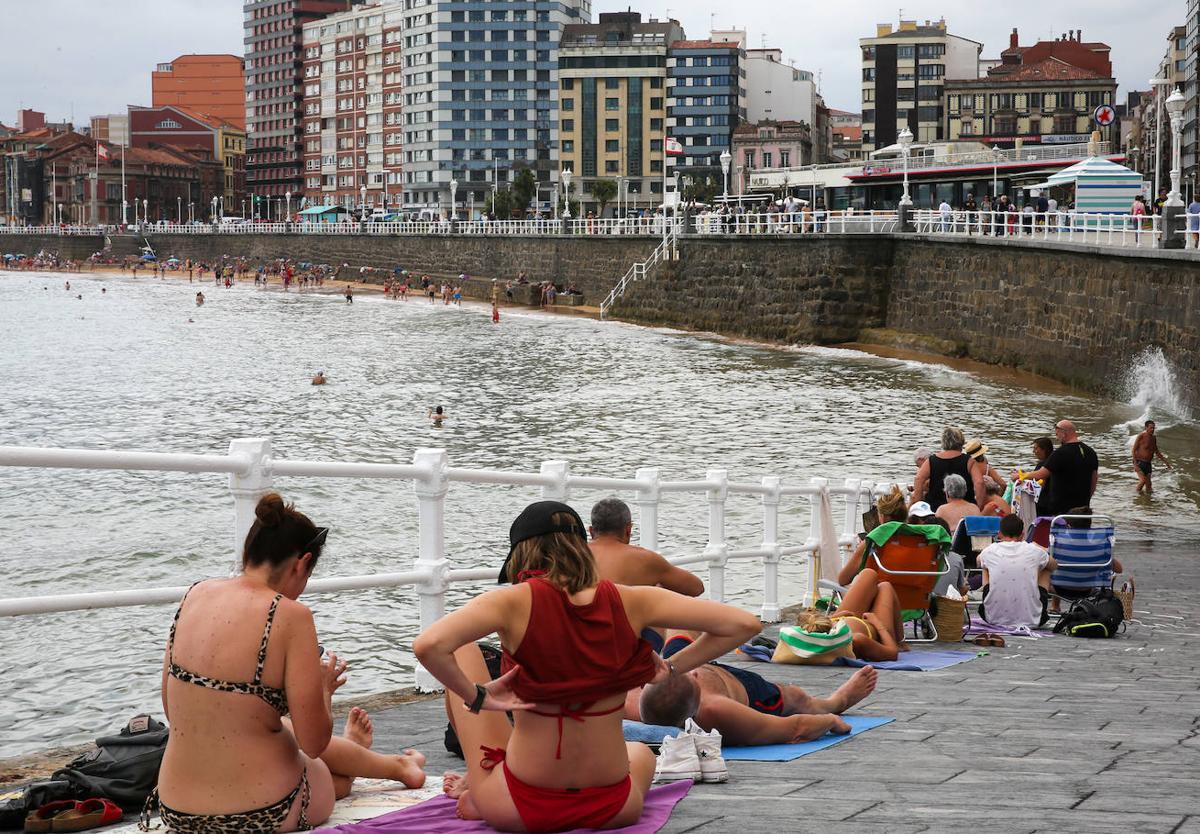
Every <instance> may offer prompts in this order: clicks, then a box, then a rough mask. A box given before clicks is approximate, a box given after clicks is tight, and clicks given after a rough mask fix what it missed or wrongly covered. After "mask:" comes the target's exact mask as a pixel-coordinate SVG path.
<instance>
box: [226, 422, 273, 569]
mask: <svg viewBox="0 0 1200 834" xmlns="http://www.w3.org/2000/svg"><path fill="white" fill-rule="evenodd" d="M229 454H230V456H231V457H236V456H240V457H244V458H246V459H247V460H248V461H249V467H248V468H247V469H246V471H245V472H242V473H240V474H235V473H231V474H230V475H229V491H230V493H232V494H233V565H232V570H231V571H230V573H239V572H240V571H241V569H242V550H243V548H244V547H245V545H246V534H247V533H249V532H250V528H251V527H252V526H253V525H254V519H255V515H254V508H255V507H256V506H258V499H259V498H262V497H263V496H264V495H265V494H267V493H268V492H270V491H271V486H272V480H271V470H270V457H271V441H270V440H263V439H247V438H241V439H238V440H231V441H230V442H229Z"/></svg>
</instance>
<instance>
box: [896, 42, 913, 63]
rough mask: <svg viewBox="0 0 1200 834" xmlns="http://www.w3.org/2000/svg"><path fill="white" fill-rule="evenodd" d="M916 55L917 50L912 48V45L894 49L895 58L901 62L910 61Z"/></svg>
mask: <svg viewBox="0 0 1200 834" xmlns="http://www.w3.org/2000/svg"><path fill="white" fill-rule="evenodd" d="M916 55H917V48H916V47H915V46H913V45H912V44H907V45H905V46H897V47H896V57H897V58H899V59H900V60H902V61H903V60H906V59H907V60H909V61H911V60H912V59H913V58H915V57H916Z"/></svg>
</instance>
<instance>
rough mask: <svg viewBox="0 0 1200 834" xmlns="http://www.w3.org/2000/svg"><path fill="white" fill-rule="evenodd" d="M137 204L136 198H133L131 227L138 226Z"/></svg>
mask: <svg viewBox="0 0 1200 834" xmlns="http://www.w3.org/2000/svg"><path fill="white" fill-rule="evenodd" d="M137 203H138V201H137V198H136V197H135V198H134V200H133V225H135V226H136V225H137V224H138V221H137Z"/></svg>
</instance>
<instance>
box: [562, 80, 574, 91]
mask: <svg viewBox="0 0 1200 834" xmlns="http://www.w3.org/2000/svg"><path fill="white" fill-rule="evenodd" d="M560 86H561V87H562V88H563V89H564V90H574V89H575V79H574V78H564V79H563V80H562V84H561V85H560Z"/></svg>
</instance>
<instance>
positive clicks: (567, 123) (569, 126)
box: [562, 119, 575, 133]
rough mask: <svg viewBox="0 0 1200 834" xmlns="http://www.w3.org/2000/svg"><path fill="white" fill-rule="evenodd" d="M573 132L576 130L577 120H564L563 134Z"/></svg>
mask: <svg viewBox="0 0 1200 834" xmlns="http://www.w3.org/2000/svg"><path fill="white" fill-rule="evenodd" d="M573 130H575V120H574V119H563V120H562V131H563V133H570V132H572V131H573Z"/></svg>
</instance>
